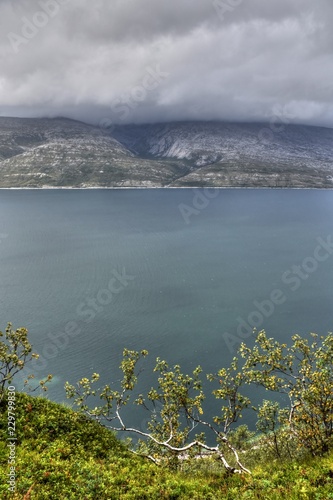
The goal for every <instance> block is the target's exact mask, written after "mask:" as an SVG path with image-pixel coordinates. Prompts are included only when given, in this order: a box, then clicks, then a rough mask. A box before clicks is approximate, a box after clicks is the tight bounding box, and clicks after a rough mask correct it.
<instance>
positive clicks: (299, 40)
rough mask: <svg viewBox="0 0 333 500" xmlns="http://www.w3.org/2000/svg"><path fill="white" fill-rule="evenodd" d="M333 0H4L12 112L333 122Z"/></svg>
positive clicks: (5, 88)
mask: <svg viewBox="0 0 333 500" xmlns="http://www.w3.org/2000/svg"><path fill="white" fill-rule="evenodd" d="M332 27H333V0H0V29H1V38H0V115H2V116H59V115H62V116H68V117H71V118H78V119H82V120H84V121H88V122H93V123H105V124H109V123H130V122H135V123H143V122H156V121H171V120H188V119H204V120H209V119H219V120H237V121H240V120H241V121H258V120H263V121H270V120H271V119H274V117H275V116H282V119H284V120H285V121H288V122H290V121H294V122H297V123H308V124H316V125H326V126H330V127H333V99H332V97H333V29H332Z"/></svg>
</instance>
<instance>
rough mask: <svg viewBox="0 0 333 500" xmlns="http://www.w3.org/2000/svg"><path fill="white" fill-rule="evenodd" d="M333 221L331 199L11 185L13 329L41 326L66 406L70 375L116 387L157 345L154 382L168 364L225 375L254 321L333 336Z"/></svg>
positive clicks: (5, 224)
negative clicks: (138, 356)
mask: <svg viewBox="0 0 333 500" xmlns="http://www.w3.org/2000/svg"><path fill="white" fill-rule="evenodd" d="M198 195H200V199H199V198H198ZM184 214H185V217H184ZM332 220H333V192H332V191H312V190H305V191H301V190H224V189H221V190H219V191H210V192H204V191H203V190H191V189H189V190H187V189H175V190H174V189H172V190H167V189H160V190H150V189H147V190H81V191H80V190H17V191H16V190H8V191H0V255H1V267H0V304H1V329H4V328H5V325H6V323H7V322H8V321H11V322H12V323H13V325H14V326H15V327H18V326H26V327H27V328H28V329H29V332H30V338H31V341H32V343H33V345H34V348H35V350H36V351H37V352H39V353H40V354H41V360H40V362H39V364H35V365H34V371H35V373H36V376H37V377H42V376H44V375H46V374H47V373H52V374H54V375H55V376H56V377H55V381H54V383H53V385H52V387H51V389H50V392H49V397H50V398H52V399H55V400H58V401H62V400H64V399H65V396H64V390H63V385H64V383H65V381H66V380H69V381H71V382H75V381H77V380H78V379H79V378H80V377H82V376H89V375H90V374H91V373H92V372H99V373H101V375H102V379H103V381H106V380H110V379H113V380H118V379H119V377H120V375H119V372H118V369H117V367H118V365H119V362H120V359H121V352H122V349H123V348H124V347H127V348H131V349H148V350H149V353H150V355H151V356H150V361H147V362H146V368H147V369H146V370H145V371H144V372H143V373H142V380H143V384H144V386H147V387H150V383H151V380H150V376H149V374H148V367H149V366H152V364H153V361H154V359H155V358H156V357H157V356H160V357H162V358H164V359H167V360H168V361H169V362H170V363H179V364H181V365H182V367H183V368H184V370H190V369H193V368H194V367H195V366H196V365H197V364H199V363H200V364H201V365H202V367H203V368H204V370H206V371H207V372H214V371H216V370H217V369H218V368H219V367H222V366H224V365H226V364H227V363H228V362H229V360H230V359H231V358H232V356H234V354H235V352H234V348H236V347H237V345H238V344H237V342H236V340H235V339H239V341H241V340H243V339H244V338H245V340H246V341H247V342H249V343H251V342H252V341H253V339H252V336H251V335H250V334H248V333H247V331H248V329H249V328H250V327H251V329H252V326H253V325H251V324H250V323H251V322H252V323H256V324H257V326H258V328H260V329H261V328H265V329H266V330H267V332H268V334H269V335H270V336H274V337H276V338H277V339H278V340H288V339H289V338H290V336H291V335H292V334H295V333H300V334H304V335H306V334H309V332H313V331H314V332H317V333H319V334H326V333H327V332H328V331H332V328H333V323H332V292H333V255H332V253H333V250H331V253H330V252H329V248H330V247H329V242H330V241H332V240H330V236H331V235H332V233H333V229H332ZM320 242H321V243H320ZM322 242H324V243H325V242H326V247H325V246H324V247H322V248H321V250H320V252H319V253H317V254H316V255H317V256H320V257H319V260H318V258H317V257H316V258H315V257H314V253H315V250H316V249H317V250H318V245H319V244H321V245H322ZM324 257H325V259H324ZM299 265H301V266H302V265H305V267H306V270H307V271H306V270H304V269H301V270H299V271H296V270H295V268H293V266H299ZM295 273H298V275H297V274H295ZM117 277H118V278H117ZM110 280H111V281H110ZM110 284H111V285H110ZM109 285H110V286H111V288H110V286H109ZM108 287H109V288H108ZM103 290H104V291H103ZM106 290H109V291H108V292H106ZM110 290H111V291H110ZM115 290H117V292H116V291H115ZM274 290H275V291H276V290H278V291H279V293H280V295H279V294H277V295H276V297H278V296H279V303H278V304H275V305H273V307H272V306H270V305H269V304H268V302H267V301H268V300H270V299H271V295H272V292H273V291H274ZM274 297H275V296H274ZM263 301H266V302H265V303H264V305H263ZM261 307H265V309H263V311H264V312H260V310H259V309H260V308H261ZM266 316H267V317H266ZM240 325H242V327H240ZM245 325H247V326H245ZM65 330H67V333H64V332H65ZM69 333H70V334H71V335H69ZM240 335H243V338H242V337H240ZM234 342H235V343H234Z"/></svg>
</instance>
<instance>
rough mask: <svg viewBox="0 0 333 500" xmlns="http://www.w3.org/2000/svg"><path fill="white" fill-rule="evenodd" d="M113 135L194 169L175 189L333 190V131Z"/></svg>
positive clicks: (192, 129)
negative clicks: (230, 187) (190, 187)
mask: <svg viewBox="0 0 333 500" xmlns="http://www.w3.org/2000/svg"><path fill="white" fill-rule="evenodd" d="M113 136H114V137H116V138H117V139H118V140H119V141H120V142H121V143H122V144H124V145H126V146H127V147H128V148H129V149H131V150H132V151H133V152H134V153H136V154H140V155H144V156H146V157H153V158H168V159H171V158H172V159H178V160H179V161H182V162H184V161H185V162H187V163H188V164H190V168H191V172H189V173H188V174H186V175H185V176H183V177H180V178H178V179H177V180H176V181H175V182H174V183H173V185H174V186H188V185H193V186H253V187H256V186H269V187H275V186H291V187H333V129H328V128H322V127H307V126H300V125H289V126H284V125H282V126H280V127H276V128H274V127H271V126H270V125H267V124H261V123H240V124H236V123H219V122H181V123H171V124H157V125H136V126H135V125H127V126H122V127H117V128H116V129H115V130H114V131H113Z"/></svg>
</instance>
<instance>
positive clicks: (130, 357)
mask: <svg viewBox="0 0 333 500" xmlns="http://www.w3.org/2000/svg"><path fill="white" fill-rule="evenodd" d="M147 354H148V353H147V352H146V351H142V352H140V353H138V352H134V351H129V350H125V351H124V357H123V360H122V363H121V366H120V368H121V371H122V373H123V379H122V382H121V384H120V387H118V388H117V387H115V386H114V384H113V383H112V382H111V383H110V385H108V386H104V387H101V388H100V389H93V384H97V381H98V379H99V376H98V374H96V373H95V374H93V375H92V376H91V378H90V379H88V378H84V379H82V380H80V381H79V382H78V383H77V384H73V385H72V384H69V383H68V384H66V391H67V395H68V397H70V398H73V399H74V402H75V403H76V405H77V406H78V409H79V411H74V410H73V409H71V408H69V407H67V406H65V405H59V404H56V403H53V402H51V401H49V400H47V399H46V398H45V397H36V396H32V395H31V394H26V393H24V392H16V391H14V386H13V385H12V384H13V376H14V375H15V374H17V373H18V372H19V371H21V370H22V369H23V368H24V367H25V365H27V364H28V363H29V361H30V360H31V358H32V357H34V356H36V355H35V354H34V353H33V352H32V346H31V344H30V343H29V341H28V332H27V330H25V329H23V328H21V329H18V330H13V329H12V327H11V325H8V327H7V329H6V331H5V333H4V334H2V333H1V332H0V413H1V420H0V463H1V468H0V477H1V486H0V497H1V498H3V499H15V500H16V499H17V500H18V499H25V500H28V499H49V498H51V499H66V500H67V499H98V500H103V499H105V500H106V499H110V500H111V499H133V500H134V499H147V500H148V499H184V500H186V499H198V500H202V499H207V500H209V499H211V500H215V499H237V500H238V499H270V500H274V499H285V498H288V499H295V500H296V499H314V500H320V499H322V500H329V499H331V498H332V499H333V449H332V448H333V446H332V445H333V442H332V441H333V439H332V438H333V392H332V386H333V384H332V383H333V335H332V334H328V335H327V336H326V337H318V336H317V335H315V334H312V339H311V340H308V339H304V338H301V337H300V336H294V337H293V338H292V343H291V345H290V346H287V345H285V344H280V343H279V342H277V341H275V340H274V339H270V338H268V337H267V335H266V334H265V332H263V331H262V332H259V333H258V334H257V339H256V343H255V345H254V347H248V346H246V345H242V346H241V348H240V352H239V357H238V358H235V359H234V360H233V361H232V363H231V366H230V367H228V368H222V369H221V370H220V371H219V372H218V373H217V374H210V375H208V378H209V380H210V381H211V383H212V390H213V393H214V395H215V397H216V398H218V400H219V401H220V402H221V412H220V414H219V415H217V416H215V417H212V418H209V416H208V415H205V414H204V413H203V401H204V397H205V395H204V393H203V390H202V373H201V369H200V367H198V368H197V369H196V370H195V371H194V372H193V373H192V374H190V375H187V374H183V373H182V371H181V368H180V367H179V366H174V367H169V366H168V364H167V363H166V362H165V361H162V360H157V363H156V366H155V374H156V377H157V381H156V386H155V387H154V388H152V389H151V391H149V393H148V394H139V395H138V393H137V385H138V384H139V379H140V377H139V373H140V362H141V361H142V358H144V357H145V356H146V355H147ZM50 379H51V377H49V379H47V380H44V381H41V384H40V387H41V388H42V389H46V387H47V383H48V380H50ZM14 380H15V379H14ZM31 383H32V382H31V381H30V385H31ZM251 384H252V385H253V386H254V387H256V386H262V387H265V388H266V389H267V391H271V392H272V393H277V394H285V395H287V396H288V401H289V403H288V404H286V405H285V406H282V407H280V406H279V404H278V403H277V401H276V398H275V399H274V400H273V401H270V400H269V399H267V400H264V401H263V402H262V404H261V405H259V406H258V407H253V405H252V403H251V401H250V399H249V398H248V397H247V396H245V395H244V393H243V389H244V388H246V387H247V386H249V385H251ZM245 392H246V391H245ZM132 394H136V395H135V396H134V401H133V403H134V404H136V405H139V406H141V407H142V406H145V407H147V409H149V410H150V411H151V417H152V418H151V420H150V422H149V424H148V426H147V430H146V431H142V430H141V429H135V428H130V427H129V426H127V423H126V422H124V420H123V418H124V416H123V406H124V405H127V404H130V403H131V397H132ZM95 398H96V399H95ZM90 400H91V402H90ZM96 401H98V402H99V405H98V404H97V405H95V402H96ZM101 403H102V404H101ZM157 403H158V404H157ZM249 408H253V411H255V412H256V414H257V432H250V431H249V429H248V428H247V427H246V426H245V425H240V424H239V418H240V416H241V414H242V412H243V410H244V409H249ZM101 424H102V425H101ZM115 430H117V431H118V435H116V434H115ZM194 430H195V432H197V434H196V436H195V438H193V437H192V436H193V433H194V432H193V431H194ZM128 431H131V433H133V432H134V433H137V434H138V435H139V437H140V441H139V444H138V445H137V446H136V447H135V448H134V447H133V446H132V444H131V443H130V441H128V442H125V441H120V440H119V437H120V436H121V435H123V434H125V435H126V433H127V432H128ZM190 436H191V439H190ZM212 436H215V443H213V444H212ZM14 445H15V446H14Z"/></svg>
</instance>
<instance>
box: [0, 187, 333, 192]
mask: <svg viewBox="0 0 333 500" xmlns="http://www.w3.org/2000/svg"><path fill="white" fill-rule="evenodd" d="M98 189H100V190H104V191H105V190H112V191H114V190H130V189H131V190H136V191H137V190H150V189H165V190H169V189H186V190H193V189H220V190H222V189H224V190H225V189H237V190H240V189H244V190H245V189H247V190H248V189H252V190H264V189H267V190H276V191H281V190H295V191H333V187H332V188H324V187H321V188H318V187H292V186H291V187H276V186H275V187H270V186H266V187H259V186H257V187H254V186H253V187H252V186H251V187H250V186H249V187H238V186H191V187H185V186H179V187H178V186H170V187H168V186H166V187H159V186H147V187H145V186H128V187H125V186H123V187H122V186H115V187H103V186H96V187H81V188H79V187H68V186H63V187H62V186H57V187H52V186H47V187H10V188H4V187H0V191H48V190H49V191H56V190H62V191H64V190H67V191H89V190H95V191H96V190H98Z"/></svg>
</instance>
